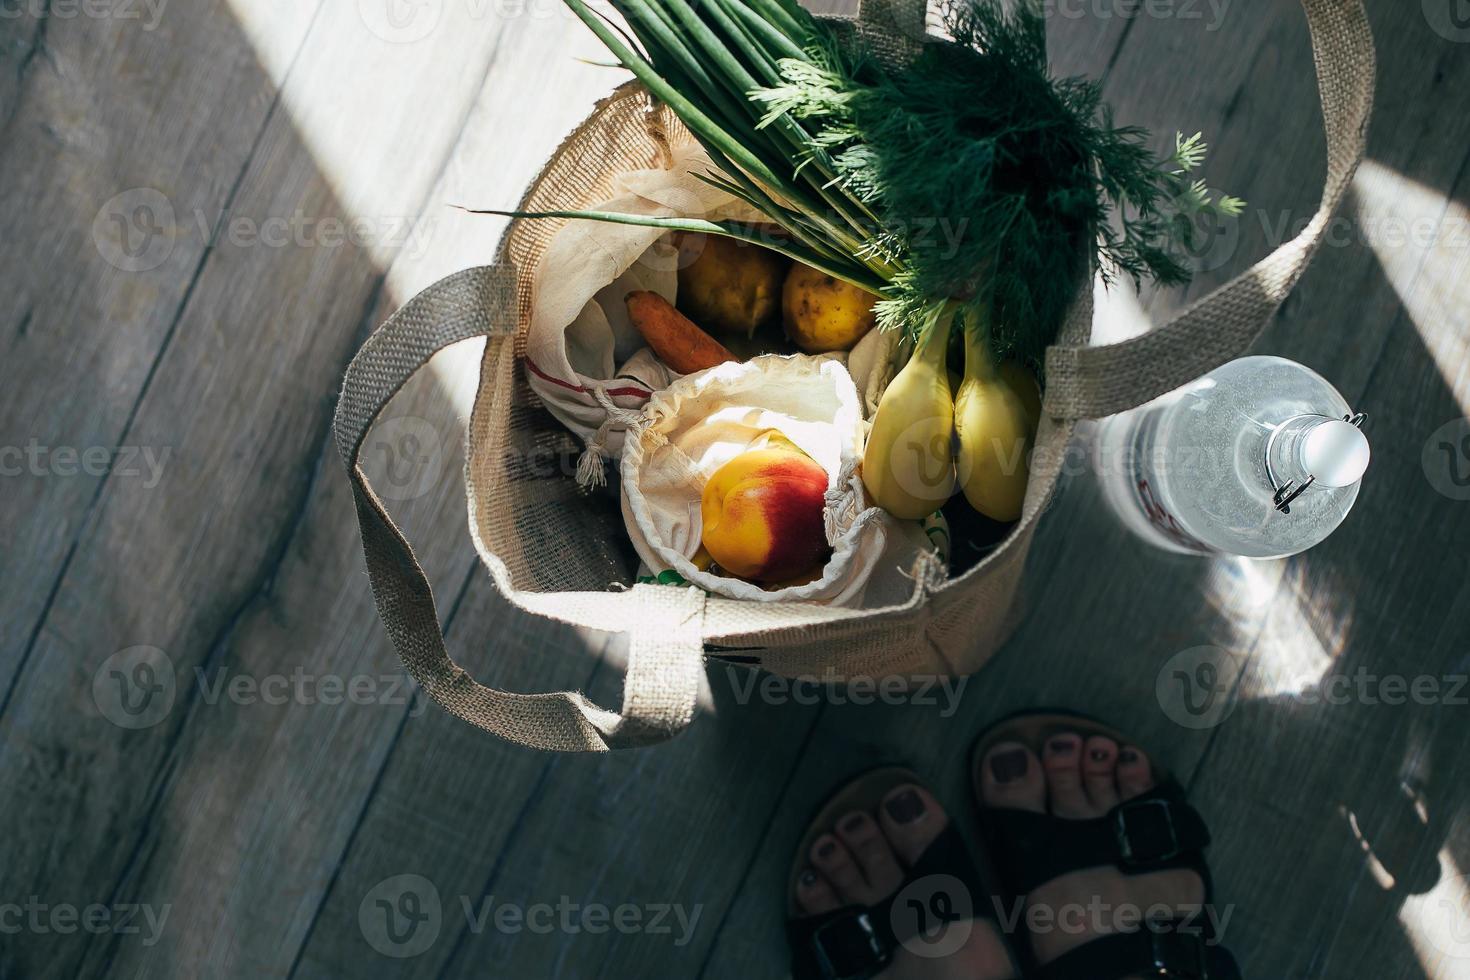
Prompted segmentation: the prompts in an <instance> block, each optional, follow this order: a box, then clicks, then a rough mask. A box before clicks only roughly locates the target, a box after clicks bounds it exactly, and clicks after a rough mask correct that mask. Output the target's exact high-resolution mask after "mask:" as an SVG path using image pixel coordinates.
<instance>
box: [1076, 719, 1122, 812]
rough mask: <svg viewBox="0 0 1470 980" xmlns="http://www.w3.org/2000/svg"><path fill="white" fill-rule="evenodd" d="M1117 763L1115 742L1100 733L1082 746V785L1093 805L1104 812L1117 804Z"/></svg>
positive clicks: (1116, 744) (1116, 745)
mask: <svg viewBox="0 0 1470 980" xmlns="http://www.w3.org/2000/svg"><path fill="white" fill-rule="evenodd" d="M1117 765H1118V743H1117V742H1114V741H1113V740H1112V739H1110V738H1107V737H1105V736H1102V735H1094V736H1092V737H1091V738H1089V739H1088V740H1087V744H1086V745H1084V746H1083V748H1082V785H1083V787H1084V788H1085V789H1086V790H1087V798H1088V800H1090V801H1091V802H1092V805H1093V807H1094V808H1095V809H1097V810H1101V811H1103V812H1104V813H1106V812H1107V811H1108V810H1111V809H1112V808H1113V807H1115V806H1117V805H1118V783H1117V780H1116V778H1115V777H1114V771H1115V770H1116V768H1117Z"/></svg>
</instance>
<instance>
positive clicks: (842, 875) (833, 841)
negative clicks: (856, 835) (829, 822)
mask: <svg viewBox="0 0 1470 980" xmlns="http://www.w3.org/2000/svg"><path fill="white" fill-rule="evenodd" d="M811 861H812V864H813V865H815V866H816V869H817V870H818V871H820V872H821V873H822V877H824V878H826V879H827V881H828V883H830V884H831V886H832V890H833V891H834V892H836V893H837V897H838V899H840V900H841V902H842V904H844V905H850V904H858V905H871V904H873V903H874V902H876V901H877V900H878V899H879V898H881V897H882V895H880V894H876V893H874V892H873V890H872V889H871V888H869V887H868V881H867V879H866V878H864V877H863V873H862V870H861V869H859V868H858V864H857V861H856V860H855V859H854V858H853V856H852V852H850V851H849V850H848V849H847V845H846V844H844V843H842V841H840V840H838V839H837V838H836V837H834V836H833V835H832V834H823V835H822V836H821V837H818V838H817V839H816V841H815V842H814V843H813V844H812V853H811Z"/></svg>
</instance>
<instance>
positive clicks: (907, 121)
mask: <svg viewBox="0 0 1470 980" xmlns="http://www.w3.org/2000/svg"><path fill="white" fill-rule="evenodd" d="M1035 7H1036V5H1035V4H1028V3H1022V4H1020V5H1019V6H1018V7H1017V9H1015V10H1013V11H1007V10H1006V9H1005V8H1004V7H1003V6H1002V5H1001V4H1000V3H999V2H997V0H949V2H948V3H947V4H946V5H945V6H944V8H943V19H944V24H945V27H946V28H947V30H948V32H949V34H950V36H951V37H952V38H953V40H954V42H955V43H954V44H930V45H926V46H925V49H924V51H923V52H922V53H921V54H920V55H919V57H918V58H917V60H915V61H914V62H913V63H912V64H911V65H910V66H908V67H907V68H906V69H904V70H901V71H896V72H886V71H881V70H877V69H876V68H875V67H874V65H873V63H872V62H871V61H870V60H869V59H868V58H867V56H866V54H865V53H864V52H863V51H862V49H861V47H854V46H853V45H851V44H846V43H839V42H838V41H837V39H835V38H834V37H831V36H826V35H821V34H819V35H817V36H816V37H815V38H814V40H813V42H812V43H811V44H809V45H808V47H807V49H806V51H805V52H804V57H803V58H800V59H797V58H788V59H783V60H782V61H781V62H780V63H779V68H780V71H781V74H782V79H783V82H784V83H785V84H783V85H780V86H776V87H772V88H768V89H758V90H756V91H755V92H754V93H752V96H753V98H755V99H756V100H757V101H759V102H761V103H763V104H764V105H765V106H766V108H767V119H769V118H771V117H772V115H773V114H779V113H789V114H790V115H791V117H792V118H795V119H799V120H802V121H803V122H805V123H808V124H810V125H813V127H814V132H813V141H814V142H815V143H816V144H817V145H820V146H821V147H822V149H823V150H824V151H825V152H826V153H827V154H828V158H829V160H830V161H831V164H832V166H833V168H834V171H835V173H834V175H833V177H832V181H831V183H832V186H834V187H836V188H839V189H841V190H842V191H843V192H844V193H846V194H849V195H852V196H853V197H855V198H857V199H858V200H860V201H862V202H863V203H864V204H866V205H868V206H870V207H871V208H872V209H873V210H874V212H875V213H876V215H877V216H878V219H879V224H880V225H881V227H880V228H878V229H875V230H874V232H873V234H872V236H871V238H870V240H869V242H868V243H867V244H866V245H865V246H864V251H866V252H871V253H872V254H881V255H882V256H884V257H885V259H886V260H888V261H890V262H893V263H895V264H899V263H901V270H900V271H899V272H898V273H897V274H896V275H894V276H893V277H892V278H891V279H890V281H889V283H888V286H887V287H886V288H885V290H884V295H885V298H884V300H883V301H882V302H880V303H879V304H878V307H877V311H878V318H879V323H880V324H881V325H883V326H884V327H887V328H901V329H908V330H910V331H912V330H913V325H915V324H919V323H923V322H926V321H927V318H928V317H929V316H931V315H932V310H933V309H934V306H935V304H936V303H943V302H946V301H958V303H959V305H960V307H961V309H963V310H965V313H964V314H963V315H964V317H965V320H966V322H967V323H968V324H970V326H971V328H973V329H982V330H984V331H985V332H986V333H987V335H988V337H989V342H990V343H991V345H992V347H993V348H994V350H995V352H996V354H997V355H998V356H1000V357H1018V358H1021V359H1022V360H1025V361H1027V362H1029V363H1031V364H1032V365H1034V366H1039V364H1040V361H1041V355H1042V353H1043V351H1044V350H1045V348H1046V346H1047V345H1048V344H1050V343H1051V342H1052V341H1053V340H1054V339H1055V337H1056V333H1057V331H1058V329H1059V328H1060V325H1061V322H1062V319H1063V317H1064V316H1065V315H1066V311H1067V308H1068V307H1069V306H1070V304H1071V303H1072V301H1073V300H1074V299H1075V297H1076V293H1077V290H1078V289H1079V288H1080V287H1082V285H1083V284H1084V283H1085V282H1086V279H1087V272H1088V271H1089V270H1090V269H1091V268H1094V267H1097V268H1101V269H1103V270H1104V272H1105V274H1109V275H1112V274H1117V273H1121V274H1123V275H1127V276H1129V277H1131V278H1133V279H1134V280H1142V279H1150V280H1153V281H1156V282H1159V283H1161V284H1164V285H1177V284H1182V283H1184V282H1187V281H1188V280H1189V278H1190V270H1189V268H1188V266H1187V265H1186V264H1185V261H1186V258H1187V254H1188V251H1189V249H1190V248H1191V247H1192V246H1193V244H1194V239H1195V227H1196V222H1195V219H1196V218H1197V217H1198V216H1200V215H1204V214H1216V215H1223V216H1228V215H1233V214H1238V213H1239V211H1240V209H1241V207H1242V206H1243V202H1241V201H1239V200H1238V199H1236V198H1232V197H1221V198H1219V199H1218V200H1215V199H1214V198H1213V197H1212V195H1211V193H1210V191H1209V190H1208V188H1207V187H1206V185H1205V184H1204V182H1203V181H1200V180H1198V179H1196V178H1194V177H1192V176H1191V175H1192V174H1193V172H1194V171H1195V170H1197V169H1198V168H1199V167H1200V166H1201V165H1202V164H1203V162H1204V159H1205V155H1206V153H1207V151H1208V147H1207V145H1206V143H1205V141H1204V138H1203V136H1202V134H1199V133H1196V134H1195V135H1193V136H1190V137H1187V138H1186V137H1184V136H1183V135H1182V134H1179V135H1177V136H1176V139H1175V143H1174V150H1173V152H1172V153H1171V154H1169V155H1168V156H1167V157H1165V158H1163V159H1159V158H1158V157H1157V156H1156V155H1155V154H1154V153H1153V152H1151V151H1150V149H1149V147H1148V140H1149V134H1148V133H1147V132H1146V131H1145V130H1143V129H1140V128H1138V127H1132V126H1117V125H1115V124H1114V123H1113V120H1112V116H1111V113H1110V111H1109V109H1108V107H1107V106H1106V104H1105V103H1104V102H1103V99H1102V93H1101V88H1100V86H1099V85H1098V84H1097V83H1095V82H1092V81H1090V80H1087V79H1083V78H1054V77H1052V76H1051V74H1050V72H1049V71H1048V69H1047V65H1046V38H1045V21H1044V19H1043V18H1042V17H1041V16H1040V14H1039V13H1038V11H1037V10H1036V9H1035ZM1110 217H1112V218H1114V219H1115V221H1114V222H1110V221H1109V218H1110ZM981 321H984V322H981Z"/></svg>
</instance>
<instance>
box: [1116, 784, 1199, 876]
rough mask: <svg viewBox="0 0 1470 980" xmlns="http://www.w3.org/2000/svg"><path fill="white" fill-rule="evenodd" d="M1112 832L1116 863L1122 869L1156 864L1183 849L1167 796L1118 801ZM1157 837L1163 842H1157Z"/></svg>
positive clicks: (1169, 858) (1140, 868)
mask: <svg viewBox="0 0 1470 980" xmlns="http://www.w3.org/2000/svg"><path fill="white" fill-rule="evenodd" d="M1113 835H1114V837H1116V838H1117V841H1118V855H1119V861H1118V864H1119V866H1120V867H1122V868H1123V869H1124V870H1128V869H1130V868H1131V869H1138V870H1144V869H1148V868H1150V867H1156V866H1157V865H1159V864H1161V863H1163V862H1165V861H1172V860H1173V859H1174V858H1177V857H1178V856H1179V855H1181V854H1183V853H1184V848H1183V847H1182V846H1181V845H1180V843H1179V832H1178V830H1177V829H1176V828H1175V827H1174V811H1173V809H1172V808H1171V807H1170V805H1169V801H1168V800H1139V801H1136V802H1133V803H1124V804H1121V805H1120V806H1118V808H1117V809H1115V810H1114V811H1113ZM1160 838H1164V839H1165V841H1166V843H1165V842H1159V843H1156V842H1158V841H1160Z"/></svg>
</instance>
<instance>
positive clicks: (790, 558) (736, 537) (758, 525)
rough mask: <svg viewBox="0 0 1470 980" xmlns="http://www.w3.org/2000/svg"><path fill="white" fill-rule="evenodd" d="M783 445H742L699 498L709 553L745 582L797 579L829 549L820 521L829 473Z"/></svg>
mask: <svg viewBox="0 0 1470 980" xmlns="http://www.w3.org/2000/svg"><path fill="white" fill-rule="evenodd" d="M781 441H782V442H784V440H781ZM785 446H789V447H790V448H785V447H783V446H780V445H779V444H778V445H776V446H774V447H771V448H764V449H752V450H748V451H746V452H744V453H741V454H740V455H739V456H737V457H735V458H734V459H732V460H731V461H730V462H728V463H726V464H725V465H724V466H721V467H720V468H719V469H718V470H716V471H715V473H714V475H713V476H712V477H710V480H709V483H707V484H705V488H704V496H703V499H702V500H701V503H700V516H701V518H702V520H703V522H704V531H703V535H702V537H703V543H704V547H705V549H706V550H708V551H709V553H710V557H712V558H713V559H714V560H715V562H716V563H717V564H718V565H719V566H720V568H722V569H724V570H725V571H726V572H728V573H729V574H731V575H735V576H738V577H740V578H743V579H747V580H749V581H751V582H760V583H780V582H788V581H789V580H792V579H800V578H803V577H805V576H808V575H810V574H811V573H812V572H813V571H815V570H817V569H820V568H821V567H822V566H823V565H825V564H826V562H827V558H828V556H829V555H830V554H831V549H830V548H828V547H827V533H826V530H825V527H824V524H823V520H822V510H823V503H824V501H823V498H824V496H825V495H826V493H827V471H826V470H824V469H822V467H820V466H818V465H817V463H816V461H815V460H813V459H812V458H811V457H810V456H808V455H806V454H805V453H803V452H802V451H801V450H799V449H797V448H796V447H794V446H791V444H790V443H785Z"/></svg>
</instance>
